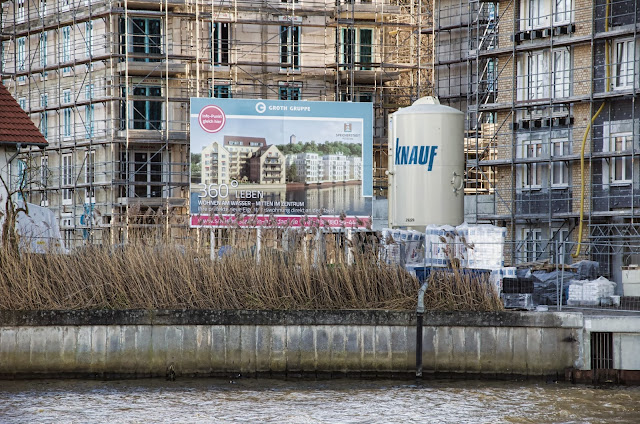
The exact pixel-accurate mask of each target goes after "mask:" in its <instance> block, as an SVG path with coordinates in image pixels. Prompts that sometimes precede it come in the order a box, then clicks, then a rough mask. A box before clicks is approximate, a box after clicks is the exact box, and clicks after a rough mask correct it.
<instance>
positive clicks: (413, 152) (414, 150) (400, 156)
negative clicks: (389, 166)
mask: <svg viewBox="0 0 640 424" xmlns="http://www.w3.org/2000/svg"><path fill="white" fill-rule="evenodd" d="M437 150H438V146H426V145H425V146H401V145H400V138H396V160H395V164H396V165H427V171H431V169H432V168H433V159H434V158H435V157H436V155H437V152H436V151H437Z"/></svg>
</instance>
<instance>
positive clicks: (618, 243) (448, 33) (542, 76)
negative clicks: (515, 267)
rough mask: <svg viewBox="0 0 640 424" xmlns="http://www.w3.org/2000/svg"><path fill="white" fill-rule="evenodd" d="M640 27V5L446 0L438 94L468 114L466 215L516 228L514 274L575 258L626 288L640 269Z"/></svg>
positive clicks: (608, 0)
mask: <svg viewBox="0 0 640 424" xmlns="http://www.w3.org/2000/svg"><path fill="white" fill-rule="evenodd" d="M639 28H640V8H639V7H638V4H637V2H636V1H634V0H596V1H586V0H515V1H497V2H478V1H450V0H440V1H436V13H435V23H434V27H433V28H430V29H427V30H426V32H429V33H432V34H434V36H435V45H436V50H435V51H436V54H435V56H434V64H435V73H436V77H435V81H436V87H435V92H436V95H438V96H439V98H440V101H441V102H442V103H443V104H447V105H451V106H453V107H456V108H459V109H461V110H463V111H464V112H465V113H466V130H467V139H466V140H465V141H466V143H465V146H466V150H467V177H468V178H469V181H468V188H467V189H466V190H465V193H466V194H467V197H470V198H469V199H467V201H468V203H467V206H469V208H468V209H469V211H471V214H470V215H471V217H472V221H476V222H491V223H495V224H498V225H502V226H506V227H507V229H508V238H509V239H510V241H511V242H512V243H513V244H512V248H511V252H512V257H511V258H510V260H511V261H512V262H513V263H518V262H530V261H535V260H545V259H550V260H556V261H562V260H564V261H565V262H571V259H572V258H570V257H569V253H572V254H574V255H576V256H577V258H578V259H579V258H583V259H584V258H589V259H593V260H597V261H598V262H599V263H600V270H601V273H603V275H609V276H613V277H617V278H618V279H617V281H619V273H620V268H621V266H623V265H628V264H633V263H638V260H640V257H639V256H638V254H639V252H638V246H640V243H639V242H640V227H639V226H638V224H637V214H638V206H639V204H640V192H639V190H638V187H639V184H640V179H639V178H638V176H639V175H640V172H639V168H638V156H637V155H638V149H639V148H640V142H639V140H640V138H639V137H640V131H639V129H640V127H639V122H640V121H639V119H640V113H639V112H640V108H639V106H638V102H637V99H638V93H639V89H640V84H639V78H640V77H639V75H640V50H639V48H640V40H639V36H638V33H639V31H638V30H639ZM469 183H473V184H469ZM469 200H472V202H469ZM574 260H576V259H574Z"/></svg>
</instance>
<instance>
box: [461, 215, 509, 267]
mask: <svg viewBox="0 0 640 424" xmlns="http://www.w3.org/2000/svg"><path fill="white" fill-rule="evenodd" d="M456 233H457V240H456V241H457V243H456V246H457V247H458V248H457V250H458V251H457V254H456V256H457V257H458V258H459V259H460V265H461V266H463V267H466V268H475V269H499V268H502V267H504V241H505V237H506V234H507V229H506V228H504V227H496V226H495V225H488V224H482V225H468V224H467V223H463V224H461V225H459V226H457V227H456Z"/></svg>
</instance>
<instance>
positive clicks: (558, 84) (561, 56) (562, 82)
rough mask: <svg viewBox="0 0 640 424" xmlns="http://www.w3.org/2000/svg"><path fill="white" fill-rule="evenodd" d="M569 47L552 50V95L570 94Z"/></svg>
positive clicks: (570, 57) (567, 95)
mask: <svg viewBox="0 0 640 424" xmlns="http://www.w3.org/2000/svg"><path fill="white" fill-rule="evenodd" d="M571 59H572V54H571V48H570V47H566V48H559V49H556V50H554V51H553V97H554V98H556V99H558V98H565V97H569V96H571Z"/></svg>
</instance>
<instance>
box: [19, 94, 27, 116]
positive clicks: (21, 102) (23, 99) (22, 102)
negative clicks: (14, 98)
mask: <svg viewBox="0 0 640 424" xmlns="http://www.w3.org/2000/svg"><path fill="white" fill-rule="evenodd" d="M18 104H19V105H20V107H21V108H22V110H24V111H25V112H26V111H27V98H26V97H20V98H18Z"/></svg>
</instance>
